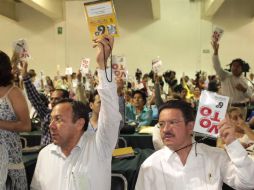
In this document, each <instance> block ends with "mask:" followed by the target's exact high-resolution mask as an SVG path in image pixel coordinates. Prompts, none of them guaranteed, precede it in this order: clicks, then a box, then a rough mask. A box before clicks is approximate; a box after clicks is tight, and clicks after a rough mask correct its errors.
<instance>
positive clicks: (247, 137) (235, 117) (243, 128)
mask: <svg viewBox="0 0 254 190" xmlns="http://www.w3.org/2000/svg"><path fill="white" fill-rule="evenodd" d="M228 116H229V119H230V121H231V122H232V124H233V125H234V127H235V136H236V137H237V138H238V140H239V142H240V143H241V144H242V145H243V147H245V148H247V147H248V146H250V145H252V144H253V143H254V132H253V131H252V129H251V128H250V127H249V125H248V124H246V123H245V121H244V120H243V115H242V113H241V109H240V108H236V107H231V108H230V109H229V110H228ZM224 144H225V143H224V142H223V141H222V139H221V138H218V139H217V147H220V148H224Z"/></svg>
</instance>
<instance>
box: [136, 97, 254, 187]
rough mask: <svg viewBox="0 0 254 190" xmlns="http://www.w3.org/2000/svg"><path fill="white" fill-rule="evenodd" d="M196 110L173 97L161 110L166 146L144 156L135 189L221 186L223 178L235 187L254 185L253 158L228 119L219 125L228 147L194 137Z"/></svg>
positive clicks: (162, 129) (160, 123)
mask: <svg viewBox="0 0 254 190" xmlns="http://www.w3.org/2000/svg"><path fill="white" fill-rule="evenodd" d="M194 120H195V114H194V110H193V108H192V107H191V106H190V105H189V104H188V103H187V102H184V101H182V100H171V101H169V102H167V103H165V104H163V105H162V107H161V108H160V110H159V125H160V133H161V137H162V140H163V143H164V145H165V147H164V148H163V149H161V150H158V151H157V152H155V153H154V154H152V155H151V156H150V157H149V158H147V159H146V160H145V162H144V163H143V164H142V166H141V169H140V171H139V176H138V180H137V183H136V190H156V189H160V190H168V189H170V190H185V189H188V190H192V189H193V190H194V189H195V190H206V189H209V190H218V189H221V188H222V185H223V182H224V183H226V184H228V185H229V186H231V187H233V188H235V189H238V190H239V189H253V188H254V180H253V176H254V162H253V160H252V159H251V158H249V157H248V155H247V152H246V151H245V149H244V148H243V147H242V145H241V144H240V143H239V142H238V140H236V137H235V136H234V135H235V134H234V127H232V126H231V125H230V123H229V122H228V121H227V120H224V121H222V122H221V123H220V125H219V131H220V136H221V138H222V139H223V141H224V142H225V144H226V147H225V149H226V151H227V152H225V151H224V150H222V149H219V148H216V147H210V146H208V145H205V144H201V143H195V142H194V140H193V138H192V132H193V128H194Z"/></svg>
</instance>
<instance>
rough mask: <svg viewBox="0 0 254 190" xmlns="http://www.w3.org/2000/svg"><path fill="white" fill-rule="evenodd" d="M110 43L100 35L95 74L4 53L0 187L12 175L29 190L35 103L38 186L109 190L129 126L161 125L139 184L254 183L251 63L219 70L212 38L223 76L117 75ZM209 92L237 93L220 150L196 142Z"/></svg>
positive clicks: (141, 189) (0, 64)
mask: <svg viewBox="0 0 254 190" xmlns="http://www.w3.org/2000/svg"><path fill="white" fill-rule="evenodd" d="M113 45H114V39H113V37H111V36H105V37H103V38H98V39H95V40H94V47H96V48H97V49H98V53H97V55H96V64H97V65H96V66H97V70H96V72H95V73H94V74H93V75H92V74H91V73H89V74H86V75H85V76H82V74H81V72H80V71H78V72H77V73H73V74H72V75H68V76H59V73H58V75H57V76H56V77H55V78H54V79H53V80H52V79H51V78H50V77H49V76H46V77H45V79H43V78H40V79H38V78H37V77H36V76H37V75H36V72H35V71H34V70H33V69H32V68H28V63H27V62H26V61H17V60H19V59H18V55H17V54H14V55H13V56H12V58H11V59H10V58H9V57H8V55H6V54H5V53H4V52H2V51H0V151H1V154H0V159H1V162H0V174H1V175H0V188H1V189H3V190H5V189H6V181H7V177H8V178H9V179H10V187H8V188H10V189H15V190H16V189H20V190H26V189H28V184H27V179H26V173H25V168H24V164H23V161H22V146H21V142H20V137H19V132H26V131H30V130H31V121H30V117H29V106H28V104H27V103H26V102H29V104H31V107H32V109H34V112H35V113H36V115H37V117H38V118H39V120H40V129H39V130H41V131H42V136H41V146H42V147H44V148H43V149H42V150H41V151H40V153H39V155H38V160H37V164H36V168H35V171H34V175H33V179H32V183H31V189H34V190H48V189H54V190H64V189H66V190H70V189H71V190H81V189H91V190H104V189H105V190H109V189H110V185H111V183H110V182H111V175H110V174H111V159H112V151H113V150H114V148H115V147H116V146H117V140H118V135H119V131H120V130H121V129H122V128H124V127H125V126H126V125H127V126H133V127H135V128H136V130H139V129H140V128H141V127H142V126H151V125H153V126H154V125H155V126H154V135H153V142H154V148H155V149H156V150H158V151H157V152H155V153H154V154H153V155H151V156H150V157H149V158H148V159H147V160H146V161H145V162H144V163H143V164H142V166H141V169H140V172H139V176H138V180H137V184H136V189H137V190H150V189H151V190H154V189H165V190H166V189H176V190H178V189H202V190H203V189H221V187H222V184H223V183H226V184H228V185H229V186H231V187H233V188H236V189H254V181H253V180H252V176H254V161H253V159H251V158H250V157H249V156H248V154H247V152H246V150H245V148H248V147H249V146H252V145H253V143H254V132H253V131H252V129H251V127H252V126H253V123H254V119H253V118H252V119H251V118H248V116H251V115H252V114H250V113H248V112H247V108H248V105H250V104H251V103H252V96H253V94H254V88H253V82H252V80H253V76H252V75H250V78H249V79H247V78H246V77H244V76H243V72H244V61H243V60H241V59H234V60H233V61H232V62H231V64H230V71H226V70H224V69H222V67H221V64H220V60H219V53H218V52H219V44H218V42H217V41H214V42H212V47H213V50H214V53H213V57H212V62H213V66H214V69H215V71H216V75H210V76H208V75H207V74H206V73H205V72H203V71H199V72H197V74H196V76H195V78H194V79H191V78H190V77H189V76H187V75H185V74H183V76H182V77H181V79H180V80H178V79H177V78H176V72H175V71H166V72H164V74H163V75H159V74H158V73H155V72H153V71H151V72H150V73H147V74H142V71H141V70H140V69H137V72H136V74H135V76H136V80H135V81H134V80H126V79H123V78H119V77H116V78H114V79H113V80H112V81H110V80H109V79H108V76H110V74H111V72H112V71H111V70H110V67H108V66H107V61H108V59H109V57H110V55H111V54H112V49H113ZM251 76H252V78H251ZM178 81H179V82H178ZM202 90H209V91H212V92H217V93H219V94H222V95H225V96H228V97H230V100H229V111H228V117H227V118H225V119H224V120H223V121H221V122H220V124H219V132H220V138H218V142H217V144H218V145H217V146H218V147H209V146H208V145H204V144H202V143H196V142H195V140H194V139H193V127H194V122H195V117H196V111H197V109H198V105H199V98H200V95H201V91H202ZM26 99H27V101H26ZM17 101H18V102H19V103H16V102H17ZM31 111H32V110H31V109H30V112H31ZM247 118H248V119H247ZM247 120H249V123H246V121H247ZM32 127H33V126H32ZM220 148H222V149H220ZM49 171H50V172H49Z"/></svg>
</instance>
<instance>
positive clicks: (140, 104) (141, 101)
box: [125, 90, 153, 127]
mask: <svg viewBox="0 0 254 190" xmlns="http://www.w3.org/2000/svg"><path fill="white" fill-rule="evenodd" d="M152 114H153V111H152V110H151V109H150V108H148V107H147V106H146V94H145V93H144V92H143V91H141V90H136V91H134V92H133V95H132V105H131V104H129V105H126V106H125V119H126V121H127V122H128V123H131V122H135V123H136V124H137V126H138V127H140V126H148V125H150V124H151V122H152V119H153V118H152Z"/></svg>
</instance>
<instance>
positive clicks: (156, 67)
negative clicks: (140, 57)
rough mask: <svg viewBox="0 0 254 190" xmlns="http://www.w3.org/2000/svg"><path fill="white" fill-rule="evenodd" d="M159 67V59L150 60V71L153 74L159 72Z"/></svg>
mask: <svg viewBox="0 0 254 190" xmlns="http://www.w3.org/2000/svg"><path fill="white" fill-rule="evenodd" d="M161 66H162V62H161V60H160V59H159V58H157V59H153V60H152V69H153V71H154V72H155V73H158V72H159V71H160V68H161Z"/></svg>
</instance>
